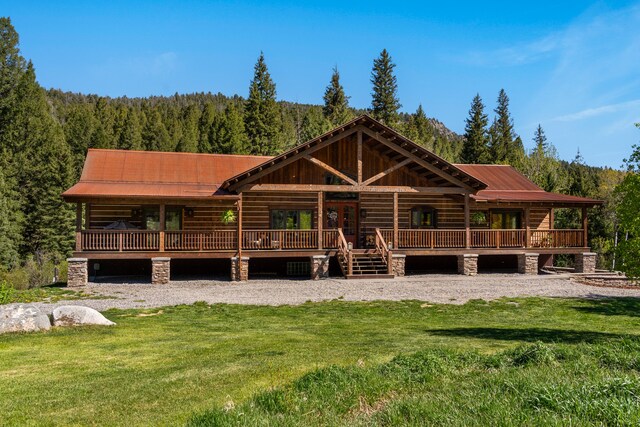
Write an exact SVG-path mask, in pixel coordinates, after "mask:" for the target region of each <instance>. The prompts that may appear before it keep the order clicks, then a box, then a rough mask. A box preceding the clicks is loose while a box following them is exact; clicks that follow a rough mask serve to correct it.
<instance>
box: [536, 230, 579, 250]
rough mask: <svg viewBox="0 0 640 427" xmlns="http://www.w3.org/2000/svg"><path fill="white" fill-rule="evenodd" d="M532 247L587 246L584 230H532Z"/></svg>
mask: <svg viewBox="0 0 640 427" xmlns="http://www.w3.org/2000/svg"><path fill="white" fill-rule="evenodd" d="M530 246H531V247H534V248H581V247H584V246H586V245H585V242H584V231H583V230H570V229H564V230H560V229H555V230H531V243H530Z"/></svg>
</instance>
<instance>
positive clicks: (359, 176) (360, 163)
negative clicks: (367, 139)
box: [358, 130, 362, 184]
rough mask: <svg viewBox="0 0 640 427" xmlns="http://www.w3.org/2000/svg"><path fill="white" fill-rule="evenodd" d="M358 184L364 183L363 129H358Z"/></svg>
mask: <svg viewBox="0 0 640 427" xmlns="http://www.w3.org/2000/svg"><path fill="white" fill-rule="evenodd" d="M358 184H362V131H360V130H359V131H358Z"/></svg>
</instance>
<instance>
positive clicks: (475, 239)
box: [471, 229, 526, 248]
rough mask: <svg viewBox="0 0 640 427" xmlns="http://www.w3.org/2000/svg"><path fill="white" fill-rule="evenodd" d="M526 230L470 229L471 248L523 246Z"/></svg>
mask: <svg viewBox="0 0 640 427" xmlns="http://www.w3.org/2000/svg"><path fill="white" fill-rule="evenodd" d="M525 237H526V230H520V229H516V230H513V229H511V230H506V229H491V230H471V247H472V248H523V247H525V246H526V245H525Z"/></svg>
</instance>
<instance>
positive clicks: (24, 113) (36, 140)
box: [14, 63, 75, 260]
mask: <svg viewBox="0 0 640 427" xmlns="http://www.w3.org/2000/svg"><path fill="white" fill-rule="evenodd" d="M18 99H19V102H20V109H19V112H18V114H17V116H16V120H15V124H16V126H15V128H14V132H16V134H18V135H19V137H20V138H21V139H22V140H23V141H24V144H25V145H24V147H25V153H26V157H25V159H24V160H23V163H22V164H21V166H22V167H21V170H22V174H21V176H20V181H19V185H20V188H21V192H22V193H23V195H24V204H23V205H22V210H23V215H24V218H25V222H24V224H25V226H24V231H23V243H24V245H23V251H24V253H26V254H35V253H38V252H47V253H51V254H53V255H55V257H56V258H57V260H61V258H63V257H65V256H66V255H68V254H70V252H71V249H72V246H73V222H74V212H73V209H72V207H71V205H70V204H68V203H65V202H64V201H63V200H62V198H61V197H60V194H61V193H62V192H63V191H64V190H66V189H67V188H69V187H70V186H71V185H72V184H73V181H74V179H75V177H74V173H73V162H72V157H71V153H70V151H69V146H68V145H67V144H66V141H65V139H64V133H63V131H62V127H61V126H60V124H59V123H58V122H57V121H56V120H55V119H54V118H53V117H52V116H51V114H50V111H49V105H48V103H47V99H46V95H45V92H44V90H43V89H42V88H41V87H40V86H39V85H38V83H37V82H36V76H35V70H34V69H33V66H32V65H31V63H29V64H28V65H27V71H26V72H25V74H24V75H23V76H22V78H21V81H20V86H19V90H18Z"/></svg>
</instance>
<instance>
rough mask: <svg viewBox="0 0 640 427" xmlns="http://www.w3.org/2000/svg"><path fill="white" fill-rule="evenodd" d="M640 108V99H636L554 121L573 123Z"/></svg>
mask: <svg viewBox="0 0 640 427" xmlns="http://www.w3.org/2000/svg"><path fill="white" fill-rule="evenodd" d="M639 106H640V99H635V100H633V101H627V102H620V103H617V104H609V105H603V106H600V107H595V108H587V109H584V110H582V111H578V112H576V113H571V114H565V115H563V116H558V117H554V118H553V119H552V120H553V121H557V122H571V121H575V120H584V119H588V118H591V117H595V116H600V115H603V114H609V113H616V112H618V111H623V110H626V109H628V108H633V107H639Z"/></svg>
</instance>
